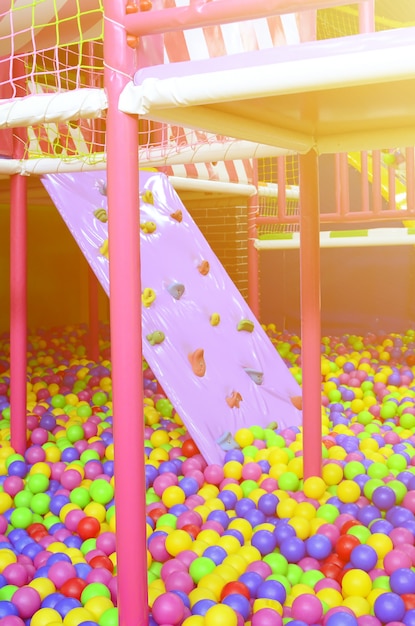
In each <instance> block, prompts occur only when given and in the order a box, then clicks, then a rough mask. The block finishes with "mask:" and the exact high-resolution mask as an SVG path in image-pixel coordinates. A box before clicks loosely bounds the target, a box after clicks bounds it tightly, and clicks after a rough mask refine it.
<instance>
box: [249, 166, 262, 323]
mask: <svg viewBox="0 0 415 626" xmlns="http://www.w3.org/2000/svg"><path fill="white" fill-rule="evenodd" d="M253 171H254V175H253V180H252V183H253V184H254V185H255V187H256V188H258V162H257V161H256V159H255V160H254V162H253ZM258 205H259V199H258V193H256V194H255V195H253V196H251V197H250V198H249V201H248V304H249V306H250V308H251V309H252V312H253V313H254V315H255V317H256V318H257V319H259V316H260V301H259V299H260V293H259V253H258V250H257V249H256V248H255V245H254V242H255V239H256V238H257V225H256V217H257V215H258Z"/></svg>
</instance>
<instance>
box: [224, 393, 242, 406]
mask: <svg viewBox="0 0 415 626" xmlns="http://www.w3.org/2000/svg"><path fill="white" fill-rule="evenodd" d="M242 399H243V398H242V396H241V394H240V393H239V391H233V392H232V394H231V395H230V396H228V397H227V398H226V402H227V404H228V406H230V407H231V409H235V408H236V409H239V405H240V403H241V402H242Z"/></svg>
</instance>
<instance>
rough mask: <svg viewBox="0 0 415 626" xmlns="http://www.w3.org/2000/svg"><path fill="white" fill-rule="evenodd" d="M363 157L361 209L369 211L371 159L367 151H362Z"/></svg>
mask: <svg viewBox="0 0 415 626" xmlns="http://www.w3.org/2000/svg"><path fill="white" fill-rule="evenodd" d="M360 159H361V161H360V162H361V166H360V171H361V176H360V210H361V211H362V212H367V211H369V210H370V203H369V202H370V201H369V159H368V155H367V152H362V153H361V155H360Z"/></svg>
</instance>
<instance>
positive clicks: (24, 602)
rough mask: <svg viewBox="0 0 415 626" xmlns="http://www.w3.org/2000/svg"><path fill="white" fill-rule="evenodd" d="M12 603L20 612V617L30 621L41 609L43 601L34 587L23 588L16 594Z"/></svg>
mask: <svg viewBox="0 0 415 626" xmlns="http://www.w3.org/2000/svg"><path fill="white" fill-rule="evenodd" d="M12 602H13V604H14V605H15V606H16V608H17V610H18V612H19V617H21V618H22V619H29V618H30V617H32V615H33V614H34V613H36V611H38V610H39V609H40V604H41V602H42V600H41V597H40V595H39V593H38V592H37V591H36V589H34V588H33V587H21V588H20V589H17V590H16V591H15V592H14V594H13V596H12Z"/></svg>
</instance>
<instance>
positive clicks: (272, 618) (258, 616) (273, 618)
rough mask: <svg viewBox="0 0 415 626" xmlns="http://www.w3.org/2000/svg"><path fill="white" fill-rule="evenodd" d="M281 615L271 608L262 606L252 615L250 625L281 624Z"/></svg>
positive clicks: (266, 625)
mask: <svg viewBox="0 0 415 626" xmlns="http://www.w3.org/2000/svg"><path fill="white" fill-rule="evenodd" d="M282 624H283V621H282V617H281V615H280V614H279V613H277V611H274V609H271V608H262V609H259V610H258V611H255V613H254V614H253V615H252V618H251V626H282Z"/></svg>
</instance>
